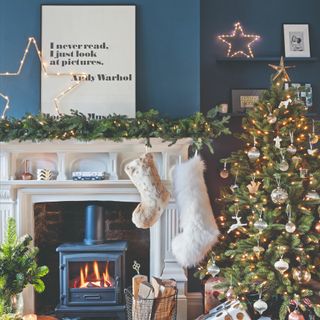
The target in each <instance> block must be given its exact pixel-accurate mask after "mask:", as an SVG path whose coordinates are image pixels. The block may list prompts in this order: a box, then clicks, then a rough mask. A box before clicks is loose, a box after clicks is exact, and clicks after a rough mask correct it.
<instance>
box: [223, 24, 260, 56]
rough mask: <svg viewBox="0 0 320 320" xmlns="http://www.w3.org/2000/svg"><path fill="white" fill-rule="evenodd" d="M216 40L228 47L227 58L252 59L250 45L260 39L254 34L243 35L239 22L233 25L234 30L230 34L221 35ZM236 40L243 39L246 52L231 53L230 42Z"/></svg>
mask: <svg viewBox="0 0 320 320" xmlns="http://www.w3.org/2000/svg"><path fill="white" fill-rule="evenodd" d="M218 39H219V40H221V41H222V42H224V43H226V44H227V45H228V52H227V56H228V57H231V58H232V57H235V56H240V55H242V56H245V57H247V58H253V57H254V55H253V52H252V49H251V45H252V44H253V43H254V42H256V41H257V40H259V39H260V36H259V35H256V34H245V33H244V32H243V28H242V26H241V24H240V22H237V23H235V25H234V30H233V32H232V33H231V34H222V35H219V36H218ZM238 39H243V40H244V41H245V42H246V43H247V44H246V49H247V52H245V51H244V50H237V51H232V49H233V48H232V42H233V41H234V40H238Z"/></svg>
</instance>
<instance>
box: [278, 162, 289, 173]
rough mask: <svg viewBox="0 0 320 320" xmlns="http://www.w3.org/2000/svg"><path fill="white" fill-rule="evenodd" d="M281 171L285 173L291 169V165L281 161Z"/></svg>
mask: <svg viewBox="0 0 320 320" xmlns="http://www.w3.org/2000/svg"><path fill="white" fill-rule="evenodd" d="M279 169H280V170H281V171H283V172H285V171H287V170H288V169H289V163H288V162H287V161H286V160H284V159H283V160H281V162H280V163H279Z"/></svg>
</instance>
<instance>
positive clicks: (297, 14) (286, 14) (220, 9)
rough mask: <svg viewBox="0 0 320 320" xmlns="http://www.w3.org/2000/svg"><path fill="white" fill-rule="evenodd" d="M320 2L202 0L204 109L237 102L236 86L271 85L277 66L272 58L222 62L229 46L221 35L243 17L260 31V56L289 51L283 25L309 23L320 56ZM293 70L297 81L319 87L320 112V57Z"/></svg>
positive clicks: (313, 51)
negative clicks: (233, 96) (269, 61)
mask: <svg viewBox="0 0 320 320" xmlns="http://www.w3.org/2000/svg"><path fill="white" fill-rule="evenodd" d="M319 13H320V1H319V0H306V1H303V2H302V1H300V0H281V1H279V0H268V1H262V0H241V1H239V0H201V18H200V21H201V108H202V110H207V109H208V108H210V107H211V106H213V105H215V104H216V103H221V102H225V101H226V102H228V103H229V105H230V103H231V89H232V88H235V89H237V88H245V89H247V88H267V87H269V84H270V75H271V73H273V71H272V69H270V68H269V67H268V66H267V62H252V63H251V62H246V63H235V62H233V63H217V62H216V59H217V58H219V57H225V56H226V52H227V50H226V45H225V44H224V43H222V42H221V41H218V39H217V36H218V35H219V34H229V33H230V32H231V31H232V30H233V25H234V23H235V22H237V21H240V22H241V23H242V25H243V27H244V31H245V32H247V33H251V34H252V33H253V34H259V35H260V36H261V40H259V41H258V42H256V43H255V44H254V45H253V51H254V54H255V56H256V57H259V56H274V57H276V56H280V55H283V54H284V48H283V47H284V46H283V35H282V24H283V23H309V25H310V42H311V55H312V56H314V57H318V58H319V59H320V42H319V39H320V24H319ZM295 64H296V68H295V69H293V70H290V71H289V73H290V75H291V78H292V80H293V81H294V82H309V83H311V84H312V86H313V91H314V104H315V105H316V109H317V110H318V111H319V110H320V109H319V106H318V104H319V102H320V101H319V100H320V98H319V91H320V76H319V74H320V60H319V61H318V62H316V63H303V62H299V63H295Z"/></svg>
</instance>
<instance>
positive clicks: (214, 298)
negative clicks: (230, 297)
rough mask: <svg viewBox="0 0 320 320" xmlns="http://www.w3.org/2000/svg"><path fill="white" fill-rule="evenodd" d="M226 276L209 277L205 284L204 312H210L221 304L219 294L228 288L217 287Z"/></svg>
mask: <svg viewBox="0 0 320 320" xmlns="http://www.w3.org/2000/svg"><path fill="white" fill-rule="evenodd" d="M224 281H225V280H224V278H221V277H214V278H209V279H208V280H207V281H206V282H205V284H204V313H205V314H206V313H208V312H209V311H210V310H212V309H213V308H215V307H217V306H218V305H220V303H221V301H220V300H219V299H218V297H219V295H220V294H222V293H224V292H225V291H226V290H227V287H226V288H223V289H221V288H219V289H217V288H215V286H216V285H217V284H220V283H222V282H224Z"/></svg>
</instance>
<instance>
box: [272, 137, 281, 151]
mask: <svg viewBox="0 0 320 320" xmlns="http://www.w3.org/2000/svg"><path fill="white" fill-rule="evenodd" d="M273 141H274V146H275V147H276V148H277V149H281V141H282V139H281V138H280V137H279V136H276V137H275V138H274V139H273Z"/></svg>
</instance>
